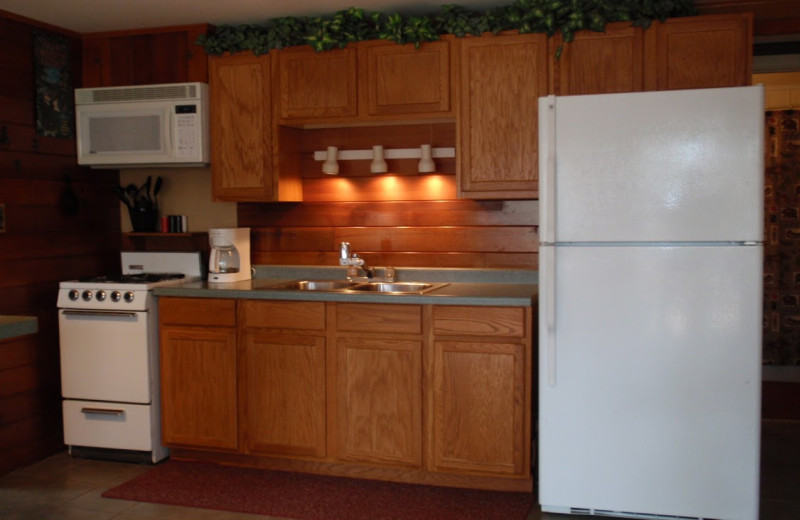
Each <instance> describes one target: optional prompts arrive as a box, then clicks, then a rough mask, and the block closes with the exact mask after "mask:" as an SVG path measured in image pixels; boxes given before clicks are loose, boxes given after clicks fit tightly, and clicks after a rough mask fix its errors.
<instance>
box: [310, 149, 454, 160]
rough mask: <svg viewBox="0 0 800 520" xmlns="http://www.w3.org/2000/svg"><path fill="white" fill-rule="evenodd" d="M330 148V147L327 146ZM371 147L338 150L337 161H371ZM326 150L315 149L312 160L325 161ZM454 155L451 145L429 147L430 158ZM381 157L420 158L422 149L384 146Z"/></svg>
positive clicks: (443, 157)
mask: <svg viewBox="0 0 800 520" xmlns="http://www.w3.org/2000/svg"><path fill="white" fill-rule="evenodd" d="M329 148H331V147H329ZM372 154H373V151H372V149H369V150H339V152H338V155H337V156H336V157H337V159H338V160H339V161H371V160H372V158H373V156H372ZM327 156H328V152H326V151H325V150H322V151H315V152H314V160H315V161H325V160H326V159H327ZM455 156H456V149H455V148H453V147H450V148H446V147H445V148H431V158H432V159H446V158H452V157H455ZM383 158H384V160H386V159H421V158H422V150H421V148H391V149H387V148H384V150H383Z"/></svg>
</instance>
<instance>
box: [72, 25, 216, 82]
mask: <svg viewBox="0 0 800 520" xmlns="http://www.w3.org/2000/svg"><path fill="white" fill-rule="evenodd" d="M208 29H209V26H208V25H205V24H201V25H190V26H181V27H166V28H160V29H142V30H136V31H118V32H108V33H93V34H87V35H84V36H83V39H82V40H83V70H82V76H83V83H82V84H83V86H84V87H117V86H126V85H148V84H158V83H183V82H189V81H199V82H203V83H205V82H207V81H208V59H207V56H206V52H205V50H204V49H203V47H202V46H200V45H196V44H195V41H196V40H197V37H198V36H200V35H201V34H204V33H206V32H207V31H208Z"/></svg>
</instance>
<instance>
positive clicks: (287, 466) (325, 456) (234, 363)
mask: <svg viewBox="0 0 800 520" xmlns="http://www.w3.org/2000/svg"><path fill="white" fill-rule="evenodd" d="M161 300H162V303H161V315H160V326H161V330H160V334H161V340H162V351H161V359H162V366H161V368H162V387H163V390H162V393H163V402H164V405H163V409H162V416H163V419H162V420H163V424H164V440H165V443H167V444H168V445H169V446H170V448H172V457H173V458H174V459H176V460H200V461H209V462H218V463H225V464H233V465H240V466H251V467H260V468H269V469H277V470H284V471H301V472H310V473H320V474H329V475H339V476H350V477H357V478H375V479H382V480H393V481H399V482H410V483H419V484H434V485H445V486H456V487H467V488H478V489H481V488H483V489H498V490H505V491H530V490H531V489H532V486H533V481H532V478H531V466H530V455H531V448H530V441H531V390H532V378H533V374H532V371H531V367H532V361H531V356H532V343H531V341H532V332H531V330H532V329H531V328H532V322H531V319H532V310H531V308H530V307H469V306H464V307H462V306H439V305H413V304H375V303H349V302H314V301H307V302H306V301H274V300H245V299H242V300H217V299H204V298H185V299H183V298H162V299H161ZM237 396H238V399H237Z"/></svg>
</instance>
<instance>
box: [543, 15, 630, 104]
mask: <svg viewBox="0 0 800 520" xmlns="http://www.w3.org/2000/svg"><path fill="white" fill-rule="evenodd" d="M559 46H562V47H561V48H562V52H561V57H560V58H555V54H556V50H557V49H558V47H559ZM550 64H551V75H550V81H551V88H550V92H551V93H553V94H555V95H557V96H568V95H573V94H608V93H614V92H637V91H640V90H642V89H643V86H644V70H643V66H644V31H643V30H642V29H641V27H634V26H632V25H631V24H630V22H622V23H611V24H608V25H606V30H605V32H594V31H580V32H578V33H576V34H575V39H574V40H573V41H572V42H570V43H564V40H563V38H562V36H561V33H558V34H557V35H556V36H554V37H553V38H551V39H550Z"/></svg>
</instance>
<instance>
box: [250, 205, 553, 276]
mask: <svg viewBox="0 0 800 520" xmlns="http://www.w3.org/2000/svg"><path fill="white" fill-rule="evenodd" d="M536 213H537V202H536V201H527V200H526V201H482V202H480V201H470V200H440V201H418V200H402V201H342V202H304V203H298V204H285V203H274V204H239V205H238V216H239V225H240V226H243V227H251V228H253V230H252V244H251V257H252V262H253V264H259V265H263V264H289V265H338V258H339V256H338V254H339V243H340V242H350V244H351V245H352V248H353V251H354V252H357V253H359V255H360V256H361V257H362V258H364V259H365V260H366V262H367V263H368V264H370V265H393V266H395V267H481V268H522V269H536V268H537V266H538V253H537V244H536V241H537V236H536V226H535V225H534V223H535V222H536Z"/></svg>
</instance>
